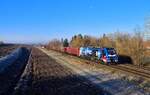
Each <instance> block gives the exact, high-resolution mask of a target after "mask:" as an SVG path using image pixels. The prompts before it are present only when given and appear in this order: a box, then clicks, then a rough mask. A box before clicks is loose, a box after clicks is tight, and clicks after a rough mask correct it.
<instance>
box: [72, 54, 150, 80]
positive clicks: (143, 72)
mask: <svg viewBox="0 0 150 95" xmlns="http://www.w3.org/2000/svg"><path fill="white" fill-rule="evenodd" d="M69 57H70V58H76V59H79V60H80V61H82V62H85V63H88V64H89V63H91V64H96V67H98V68H103V67H104V68H108V69H109V68H113V69H117V70H120V71H124V72H126V73H130V74H132V75H136V76H139V77H141V78H144V79H148V80H150V69H149V68H145V67H139V66H135V65H130V64H121V65H109V66H107V65H103V64H97V63H96V62H93V61H91V60H87V59H83V58H79V57H76V56H72V55H69Z"/></svg>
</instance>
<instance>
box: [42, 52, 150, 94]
mask: <svg viewBox="0 0 150 95" xmlns="http://www.w3.org/2000/svg"><path fill="white" fill-rule="evenodd" d="M41 50H43V52H45V53H47V54H48V55H49V56H50V57H52V58H54V59H55V60H57V62H59V63H61V64H62V65H65V66H67V67H69V68H71V69H72V70H73V71H74V72H76V73H77V74H79V75H81V76H83V77H85V78H86V79H88V80H89V81H91V82H92V83H93V84H95V85H96V86H97V87H99V88H102V89H103V90H106V91H107V92H110V93H111V94H114V95H150V89H149V84H148V83H149V82H145V83H144V82H143V81H142V80H139V79H138V78H137V80H136V78H134V77H132V76H127V75H126V74H124V73H115V72H116V71H112V70H109V69H108V68H104V67H103V66H102V68H100V67H99V68H97V67H96V66H97V65H98V64H95V65H90V64H86V63H84V62H81V61H79V60H77V59H75V58H71V57H69V56H68V57H67V56H66V55H63V54H61V53H58V52H54V51H46V50H44V49H41ZM141 82H142V83H141ZM139 84H140V85H139Z"/></svg>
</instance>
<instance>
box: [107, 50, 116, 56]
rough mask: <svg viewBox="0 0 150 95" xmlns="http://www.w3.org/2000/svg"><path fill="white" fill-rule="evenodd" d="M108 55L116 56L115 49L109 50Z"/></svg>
mask: <svg viewBox="0 0 150 95" xmlns="http://www.w3.org/2000/svg"><path fill="white" fill-rule="evenodd" d="M108 54H109V55H115V54H116V51H115V50H114V49H108Z"/></svg>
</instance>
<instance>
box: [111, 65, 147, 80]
mask: <svg viewBox="0 0 150 95" xmlns="http://www.w3.org/2000/svg"><path fill="white" fill-rule="evenodd" d="M110 67H112V68H116V69H119V70H121V71H125V72H128V73H132V74H134V75H138V76H140V77H142V78H146V79H148V80H150V72H145V71H140V70H137V69H135V68H131V67H130V68H129V67H126V66H121V65H118V66H114V65H111V66H110Z"/></svg>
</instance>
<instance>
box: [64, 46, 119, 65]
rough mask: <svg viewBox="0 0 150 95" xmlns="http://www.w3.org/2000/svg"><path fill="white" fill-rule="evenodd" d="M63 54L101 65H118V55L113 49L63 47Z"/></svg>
mask: <svg viewBox="0 0 150 95" xmlns="http://www.w3.org/2000/svg"><path fill="white" fill-rule="evenodd" d="M63 52H65V53H68V54H71V55H75V56H79V57H84V58H89V59H95V60H97V61H101V63H103V64H111V63H118V55H117V53H116V50H115V49H114V48H106V47H103V48H95V47H80V48H74V47H64V48H63Z"/></svg>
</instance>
